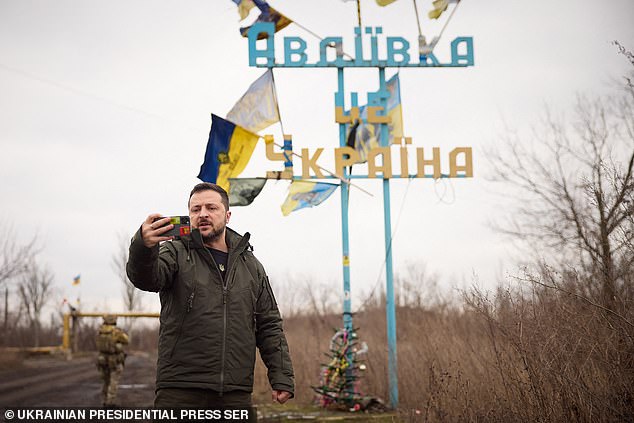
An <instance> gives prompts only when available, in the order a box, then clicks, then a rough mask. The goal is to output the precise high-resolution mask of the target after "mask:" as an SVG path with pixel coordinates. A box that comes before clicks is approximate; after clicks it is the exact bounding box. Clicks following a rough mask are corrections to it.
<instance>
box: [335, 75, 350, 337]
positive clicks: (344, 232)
mask: <svg viewBox="0 0 634 423" xmlns="http://www.w3.org/2000/svg"><path fill="white" fill-rule="evenodd" d="M337 85H338V89H339V92H340V93H341V95H342V98H343V95H344V86H343V68H337ZM339 145H340V146H341V147H345V145H346V125H345V124H343V123H341V124H339ZM342 176H343V177H344V179H346V178H347V177H348V172H347V171H346V169H344V170H343V175H342ZM349 190H350V187H349V186H348V184H346V183H343V182H342V183H341V190H340V191H341V244H342V253H343V254H342V263H343V327H344V329H346V330H348V331H351V330H352V301H351V298H350V240H349V236H348V199H349V195H348V192H349Z"/></svg>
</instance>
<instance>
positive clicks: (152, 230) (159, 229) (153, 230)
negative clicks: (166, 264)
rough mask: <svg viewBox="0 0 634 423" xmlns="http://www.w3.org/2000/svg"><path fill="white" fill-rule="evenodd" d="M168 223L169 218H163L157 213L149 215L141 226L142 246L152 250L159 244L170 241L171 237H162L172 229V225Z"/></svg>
mask: <svg viewBox="0 0 634 423" xmlns="http://www.w3.org/2000/svg"><path fill="white" fill-rule="evenodd" d="M169 222H170V218H169V217H163V216H162V215H160V214H158V213H153V214H151V215H149V216H148V217H147V218H146V219H145V222H143V224H142V225H141V237H142V238H143V244H144V245H145V246H146V247H148V248H152V247H154V246H155V245H156V244H158V243H159V242H162V241H169V240H170V239H172V238H173V237H171V236H162V235H163V234H164V233H165V232H167V231H169V230H170V229H172V228H173V227H174V225H172V224H171V223H169ZM168 223H169V225H168ZM163 225H165V226H163Z"/></svg>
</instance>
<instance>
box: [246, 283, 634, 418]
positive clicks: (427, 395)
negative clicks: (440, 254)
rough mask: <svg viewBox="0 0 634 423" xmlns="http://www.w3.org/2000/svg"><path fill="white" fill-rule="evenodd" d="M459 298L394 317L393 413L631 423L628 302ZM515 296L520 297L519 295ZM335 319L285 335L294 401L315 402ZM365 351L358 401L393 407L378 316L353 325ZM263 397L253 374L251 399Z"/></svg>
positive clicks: (544, 296) (261, 383) (290, 322)
mask: <svg viewBox="0 0 634 423" xmlns="http://www.w3.org/2000/svg"><path fill="white" fill-rule="evenodd" d="M520 282H521V284H519V285H517V287H516V288H515V289H510V288H509V289H499V290H498V291H497V292H495V293H493V294H487V293H483V292H480V291H478V290H477V289H473V290H471V291H470V292H465V293H464V295H463V303H462V304H458V305H454V306H447V305H446V304H436V305H434V306H431V307H428V308H425V307H422V306H420V305H418V304H417V305H416V306H401V307H399V308H398V309H397V326H398V369H399V401H400V403H399V410H400V411H401V414H402V417H403V418H404V420H408V421H486V422H490V421H494V422H495V421H499V422H508V421H543V422H561V421H581V422H590V421H592V422H595V421H605V422H611V421H625V422H628V421H629V422H631V421H634V411H633V410H634V328H633V327H632V326H631V324H630V322H632V321H634V319H633V317H634V312H633V311H632V307H631V301H627V299H626V300H625V301H624V304H625V305H626V306H625V307H624V308H623V309H622V310H621V311H620V313H619V314H618V315H615V314H613V313H607V312H606V311H605V310H603V309H601V308H600V307H596V306H595V305H592V304H589V303H588V302H587V301H584V300H582V299H580V298H578V297H575V296H574V295H570V293H569V292H562V291H558V290H553V289H548V288H545V287H543V286H542V285H540V284H538V283H534V282H535V281H534V280H523V281H520ZM520 287H521V289H520ZM340 320H341V319H340V317H339V316H338V315H336V314H329V315H326V316H324V315H323V314H322V313H318V312H315V313H312V314H311V313H308V314H305V315H295V316H291V317H288V318H286V319H285V331H286V333H287V337H288V341H289V344H290V348H291V354H292V357H293V364H294V368H295V374H296V383H297V388H296V399H295V401H296V402H297V403H300V404H310V403H311V402H312V400H313V395H314V394H313V391H312V390H311V389H310V385H311V384H313V385H314V384H317V383H318V375H319V369H320V363H323V361H324V360H325V357H324V355H323V353H324V352H325V351H327V349H328V341H329V339H330V336H331V335H332V334H333V329H334V328H336V327H339V326H340V325H341V322H340ZM354 322H355V326H358V327H359V337H360V339H361V340H364V341H366V342H367V343H368V344H369V346H370V352H369V354H368V357H367V365H368V370H367V372H366V373H365V378H364V380H363V385H362V386H363V391H364V392H365V393H366V394H368V395H372V396H378V397H380V398H383V399H388V398H389V391H388V389H389V388H388V386H387V379H388V378H387V341H386V333H385V327H386V325H385V312H384V310H383V309H382V308H380V307H377V306H373V307H369V308H368V309H367V310H366V311H364V312H362V313H359V314H357V315H355V317H354ZM268 392H269V388H268V385H267V383H266V376H265V371H264V369H263V368H262V366H261V364H260V365H259V366H258V369H257V376H256V389H255V394H256V398H260V399H265V398H266V396H267V395H269V394H268Z"/></svg>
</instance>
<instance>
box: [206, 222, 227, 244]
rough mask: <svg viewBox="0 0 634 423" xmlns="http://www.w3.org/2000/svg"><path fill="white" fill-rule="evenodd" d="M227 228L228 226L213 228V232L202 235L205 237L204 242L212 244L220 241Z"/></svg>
mask: <svg viewBox="0 0 634 423" xmlns="http://www.w3.org/2000/svg"><path fill="white" fill-rule="evenodd" d="M225 228H226V224H225V225H222V226H220V227H218V228H215V227H213V226H212V227H211V232H210V233H209V234H208V235H202V237H203V242H204V243H205V244H211V243H213V242H215V241H218V240H219V239H220V237H221V236H222V234H223V233H224V231H225Z"/></svg>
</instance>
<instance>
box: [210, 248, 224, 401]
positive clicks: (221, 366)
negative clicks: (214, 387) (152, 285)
mask: <svg viewBox="0 0 634 423" xmlns="http://www.w3.org/2000/svg"><path fill="white" fill-rule="evenodd" d="M205 251H207V255H209V259H210V260H211V263H212V264H213V265H214V267H215V268H216V272H218V276H219V277H220V281H221V282H222V354H221V355H220V392H219V394H220V396H222V393H223V392H224V389H225V355H226V351H227V294H228V292H227V281H226V279H223V278H222V273H220V270H219V269H218V264H217V263H216V260H214V256H213V255H211V251H209V250H208V249H207V248H205ZM227 261H229V259H228V257H227ZM229 270H230V269H227V279H228V278H229Z"/></svg>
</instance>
